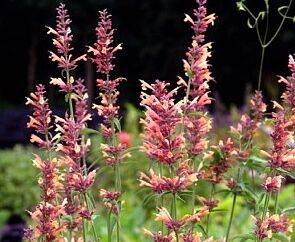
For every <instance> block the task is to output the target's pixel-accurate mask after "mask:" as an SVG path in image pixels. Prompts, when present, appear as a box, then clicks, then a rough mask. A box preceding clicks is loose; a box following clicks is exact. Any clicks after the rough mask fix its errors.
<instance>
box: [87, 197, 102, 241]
mask: <svg viewBox="0 0 295 242" xmlns="http://www.w3.org/2000/svg"><path fill="white" fill-rule="evenodd" d="M83 197H84V200H85V203H86V207H87V210H90V206H89V202H88V198H87V194H86V193H84V194H83ZM90 223H91V228H92V233H93V235H94V238H95V241H96V242H97V241H99V238H98V235H97V233H96V230H95V226H94V222H93V220H92V219H91V222H90Z"/></svg>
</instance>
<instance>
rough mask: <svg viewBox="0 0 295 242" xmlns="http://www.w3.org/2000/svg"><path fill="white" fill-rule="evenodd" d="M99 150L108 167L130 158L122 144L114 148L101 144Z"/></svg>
mask: <svg viewBox="0 0 295 242" xmlns="http://www.w3.org/2000/svg"><path fill="white" fill-rule="evenodd" d="M100 148H101V150H102V154H103V157H104V158H105V161H106V164H107V165H109V166H115V165H117V164H120V163H121V162H122V160H124V159H125V158H127V157H130V156H131V155H130V153H129V152H126V148H127V146H126V145H124V144H118V145H115V146H114V145H108V144H101V145H100Z"/></svg>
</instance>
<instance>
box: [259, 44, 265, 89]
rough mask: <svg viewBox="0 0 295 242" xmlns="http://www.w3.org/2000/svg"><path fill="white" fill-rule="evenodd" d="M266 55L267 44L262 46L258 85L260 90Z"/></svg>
mask: <svg viewBox="0 0 295 242" xmlns="http://www.w3.org/2000/svg"><path fill="white" fill-rule="evenodd" d="M264 57H265V46H262V50H261V58H260V65H259V73H258V86H257V90H258V91H260V88H261V79H262V69H263V63H264Z"/></svg>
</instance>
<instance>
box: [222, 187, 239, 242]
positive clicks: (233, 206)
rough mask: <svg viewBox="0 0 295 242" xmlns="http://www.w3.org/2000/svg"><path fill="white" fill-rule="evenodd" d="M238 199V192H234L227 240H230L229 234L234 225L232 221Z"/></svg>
mask: <svg viewBox="0 0 295 242" xmlns="http://www.w3.org/2000/svg"><path fill="white" fill-rule="evenodd" d="M236 201H237V193H236V192H234V198H233V203H232V207H231V212H230V218H229V222H228V227H227V232H226V239H225V242H228V240H229V234H230V229H231V225H232V221H233V216H234V211H235V206H236Z"/></svg>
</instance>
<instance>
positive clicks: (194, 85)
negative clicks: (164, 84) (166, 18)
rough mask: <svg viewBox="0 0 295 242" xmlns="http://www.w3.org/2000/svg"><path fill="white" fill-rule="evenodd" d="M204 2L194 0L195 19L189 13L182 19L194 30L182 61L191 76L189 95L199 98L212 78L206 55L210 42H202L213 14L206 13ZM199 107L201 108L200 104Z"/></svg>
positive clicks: (206, 90)
mask: <svg viewBox="0 0 295 242" xmlns="http://www.w3.org/2000/svg"><path fill="white" fill-rule="evenodd" d="M206 2H207V1H206V0H196V3H197V4H198V8H197V9H195V10H194V17H195V18H196V20H194V19H192V18H191V17H190V16H189V15H186V16H185V19H184V21H186V22H189V23H190V24H191V27H192V29H193V31H194V35H193V41H192V45H191V47H190V48H189V49H188V52H187V54H186V55H187V61H184V68H185V72H186V73H187V74H188V76H189V77H190V78H191V87H190V93H189V95H190V96H191V97H192V98H196V97H199V99H201V97H205V96H204V95H205V94H206V93H207V92H208V88H209V86H208V84H207V83H208V81H210V80H211V79H212V77H211V73H210V71H209V65H208V62H207V59H208V57H211V53H210V52H209V51H208V50H209V49H210V48H211V43H207V44H204V41H205V32H206V31H207V28H208V26H209V25H211V24H212V25H213V23H214V20H215V15H214V14H211V15H207V9H206V7H205V4H206ZM180 83H182V84H184V85H185V86H186V87H187V88H188V85H187V84H185V82H183V81H182V80H180ZM206 99H207V101H206V102H210V100H209V99H208V98H206ZM199 102H200V101H199ZM199 108H200V109H202V105H201V106H200V107H199Z"/></svg>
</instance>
